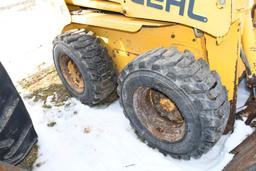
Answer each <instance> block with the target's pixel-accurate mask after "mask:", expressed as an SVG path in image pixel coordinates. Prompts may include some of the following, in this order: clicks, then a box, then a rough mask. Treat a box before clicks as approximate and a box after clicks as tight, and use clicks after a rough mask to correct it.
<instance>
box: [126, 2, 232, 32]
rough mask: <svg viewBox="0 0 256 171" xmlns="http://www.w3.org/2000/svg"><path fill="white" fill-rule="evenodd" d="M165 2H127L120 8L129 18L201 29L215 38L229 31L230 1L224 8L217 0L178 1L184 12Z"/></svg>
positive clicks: (178, 7)
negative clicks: (201, 18)
mask: <svg viewBox="0 0 256 171" xmlns="http://www.w3.org/2000/svg"><path fill="white" fill-rule="evenodd" d="M135 2H137V3H135ZM167 2H171V1H170V0H161V1H159V0H127V1H122V6H123V9H125V11H126V16H129V17H137V18H145V19H153V20H162V21H169V22H175V23H181V24H185V25H188V26H191V27H195V28H198V29H201V30H203V31H204V32H207V33H209V34H211V35H213V36H215V37H221V36H224V35H225V34H227V32H228V31H229V27H230V24H231V0H226V1H225V2H226V3H225V5H224V6H220V5H218V3H217V2H219V1H217V0H200V1H199V0H197V1H196V0H187V1H185V0H180V2H185V6H184V11H183V8H181V7H180V6H183V5H180V6H177V5H172V4H171V5H168V3H167ZM192 2H194V4H192ZM140 3H142V4H140ZM152 4H154V5H152ZM152 6H154V7H152ZM169 6H170V8H169ZM189 7H191V8H190V9H191V10H189ZM157 8H159V9H157ZM142 11H143V12H142ZM189 11H190V12H192V13H193V14H195V15H197V17H195V16H194V17H190V16H191V15H189ZM198 16H201V17H204V18H205V19H206V20H204V21H199V20H198V19H194V18H198Z"/></svg>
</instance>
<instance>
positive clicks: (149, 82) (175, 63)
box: [118, 48, 230, 160]
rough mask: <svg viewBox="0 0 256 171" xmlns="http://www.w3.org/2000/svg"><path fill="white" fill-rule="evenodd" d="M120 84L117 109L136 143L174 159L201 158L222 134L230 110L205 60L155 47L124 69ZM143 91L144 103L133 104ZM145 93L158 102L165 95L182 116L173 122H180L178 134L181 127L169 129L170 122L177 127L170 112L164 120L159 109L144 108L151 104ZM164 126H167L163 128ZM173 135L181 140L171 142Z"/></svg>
mask: <svg viewBox="0 0 256 171" xmlns="http://www.w3.org/2000/svg"><path fill="white" fill-rule="evenodd" d="M118 84H119V86H118V94H119V96H120V104H121V105H122V106H123V109H124V113H125V115H126V117H127V118H128V119H129V120H130V123H131V126H132V127H133V128H134V129H135V132H136V133H137V135H138V136H139V138H141V139H142V140H143V141H146V142H147V144H148V145H149V146H151V147H153V148H158V149H159V151H160V152H162V153H164V154H169V155H171V156H172V157H174V158H178V159H187V160H188V159H190V158H191V157H193V158H199V157H200V156H202V155H203V154H204V153H206V152H208V151H209V150H210V149H211V148H212V147H213V146H214V145H215V144H216V142H217V141H218V140H219V139H220V137H221V135H222V134H223V131H224V128H225V126H226V123H227V119H228V115H229V110H230V104H229V102H228V97H227V91H226V89H225V87H223V86H222V84H221V81H220V78H219V76H218V74H217V73H216V72H215V71H210V69H209V67H208V64H207V63H206V62H205V61H204V60H202V59H199V60H195V59H194V56H193V54H191V53H190V52H189V51H185V52H179V51H178V50H177V49H176V48H170V49H165V48H159V49H154V50H151V51H149V52H147V53H145V54H143V55H140V56H139V57H138V58H136V59H135V60H134V61H133V62H131V63H130V64H128V65H127V67H126V68H125V69H124V70H123V72H122V73H121V75H120V78H119V82H118ZM143 87H144V88H145V89H144V101H145V103H144V104H143V103H142V102H141V101H143V98H140V99H139V100H136V98H137V97H139V95H138V93H137V94H136V92H138V90H139V89H142V88H143ZM149 89H151V90H153V92H160V94H164V95H160V97H164V96H166V97H165V98H169V99H170V101H172V102H173V103H174V105H167V106H172V108H174V107H173V106H176V108H177V109H176V110H178V111H179V112H180V113H181V115H182V117H176V119H177V118H183V120H184V121H183V123H185V126H184V124H183V128H182V129H176V128H181V125H182V124H180V125H178V126H176V127H175V126H174V127H175V129H171V128H168V125H169V123H175V122H173V121H174V120H172V119H173V118H172V117H173V113H172V116H168V118H167V117H165V116H164V117H165V118H162V117H163V116H162V115H165V114H163V113H161V111H160V113H161V116H162V117H158V116H157V115H156V114H155V113H156V112H155V111H157V105H155V106H154V107H150V105H145V104H146V103H148V104H149V102H146V101H150V103H151V102H152V99H151V100H147V99H149V96H150V95H148V96H147V95H145V91H147V90H149ZM140 91H141V92H142V93H141V94H143V91H142V90H140ZM149 94H150V93H149ZM141 96H142V95H141ZM145 99H146V100H145ZM164 101H166V100H164ZM167 104H168V103H167ZM170 104H171V103H170ZM143 108H144V109H143ZM143 111H144V113H145V114H144V115H143V117H142V114H143ZM176 113H177V112H176ZM158 114H159V110H158ZM159 115H160V114H159ZM150 116H154V117H152V118H150ZM168 120H171V122H169V121H168ZM157 122H158V123H159V124H158V123H157ZM177 123H178V122H177ZM180 123H181V122H180ZM157 124H158V125H157ZM155 125H157V127H159V128H157V127H156V126H155ZM162 125H165V126H166V125H167V126H166V127H163V128H161V126H162ZM176 125H177V124H176ZM181 130H183V133H182V134H180V132H179V131H181ZM172 131H174V134H175V135H176V134H177V135H179V138H177V137H173V136H172V134H171V132H172ZM177 132H178V133H177ZM180 135H182V136H180Z"/></svg>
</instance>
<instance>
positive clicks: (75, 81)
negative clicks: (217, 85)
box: [60, 55, 85, 93]
mask: <svg viewBox="0 0 256 171" xmlns="http://www.w3.org/2000/svg"><path fill="white" fill-rule="evenodd" d="M60 68H61V71H62V74H63V76H64V78H65V80H66V81H67V82H68V84H69V85H70V86H71V87H72V88H73V89H74V90H75V91H77V92H78V93H82V92H83V91H84V89H85V82H84V80H83V78H82V74H81V72H80V71H79V69H78V67H77V66H76V64H75V63H74V61H73V60H72V59H71V58H69V57H68V56H67V55H62V56H61V57H60Z"/></svg>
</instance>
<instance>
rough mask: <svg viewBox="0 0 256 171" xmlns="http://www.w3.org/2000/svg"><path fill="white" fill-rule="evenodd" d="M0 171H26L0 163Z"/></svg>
mask: <svg viewBox="0 0 256 171" xmlns="http://www.w3.org/2000/svg"><path fill="white" fill-rule="evenodd" d="M0 171H27V170H25V169H22V168H19V167H16V166H12V165H9V164H6V163H3V162H1V161H0Z"/></svg>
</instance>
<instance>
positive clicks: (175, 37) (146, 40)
mask: <svg viewBox="0 0 256 171" xmlns="http://www.w3.org/2000/svg"><path fill="white" fill-rule="evenodd" d="M73 28H86V29H87V30H90V31H92V32H94V33H95V34H96V35H97V36H98V37H100V38H101V39H102V40H103V41H104V44H105V46H106V47H107V49H108V52H109V54H110V56H111V57H112V58H113V61H114V63H115V65H116V67H117V69H118V70H119V71H122V69H123V68H124V67H125V66H126V65H127V64H128V63H129V62H131V61H132V60H133V59H134V58H135V57H136V56H138V55H139V54H142V53H144V52H146V51H149V50H151V49H154V48H160V47H166V48H169V47H172V46H176V47H177V48H178V49H179V50H181V51H183V50H185V49H187V50H190V51H192V52H193V54H194V55H195V57H196V58H200V57H203V58H205V59H206V57H205V50H204V49H203V48H202V41H203V39H201V38H196V37H195V35H194V30H193V29H192V28H189V27H186V26H182V25H172V26H162V27H151V28H150V27H145V28H144V27H143V28H142V29H141V30H140V31H139V32H135V33H131V32H130V33H129V32H123V31H118V30H111V29H107V28H100V27H94V26H85V25H78V24H71V25H69V26H67V27H66V28H65V30H70V29H73ZM206 60H207V59H206Z"/></svg>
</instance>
